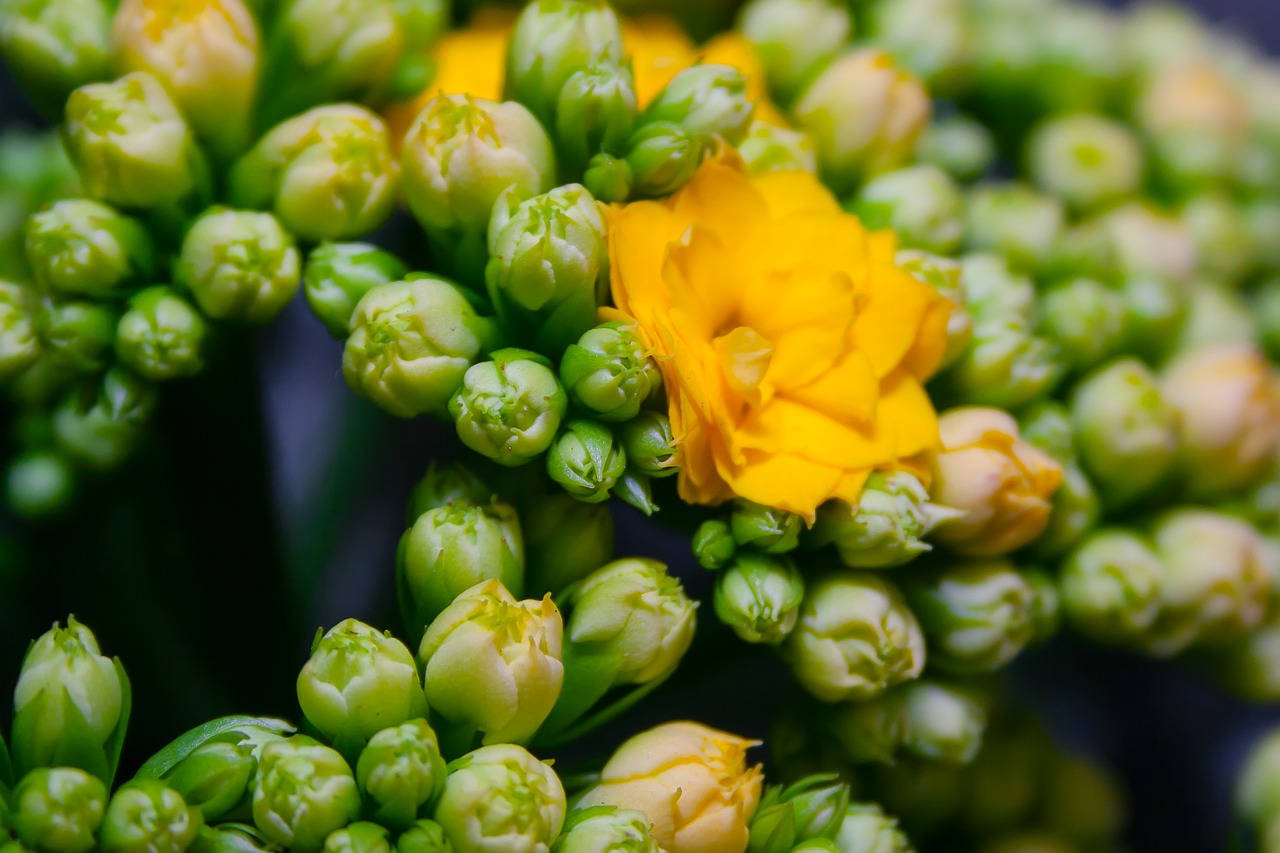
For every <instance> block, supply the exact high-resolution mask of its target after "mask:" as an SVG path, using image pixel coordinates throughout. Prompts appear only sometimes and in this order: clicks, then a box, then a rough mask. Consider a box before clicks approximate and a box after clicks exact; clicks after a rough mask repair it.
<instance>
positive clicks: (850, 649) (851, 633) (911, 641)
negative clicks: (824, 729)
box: [786, 571, 925, 702]
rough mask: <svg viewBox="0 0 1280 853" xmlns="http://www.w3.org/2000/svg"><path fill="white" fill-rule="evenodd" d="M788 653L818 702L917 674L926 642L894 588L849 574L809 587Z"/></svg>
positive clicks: (867, 693) (862, 695)
mask: <svg viewBox="0 0 1280 853" xmlns="http://www.w3.org/2000/svg"><path fill="white" fill-rule="evenodd" d="M786 653H787V656H788V658H789V660H790V663H791V668H792V671H793V672H794V673H795V676H796V680H797V681H799V682H800V684H801V686H802V687H804V688H805V689H806V690H808V691H809V692H810V693H812V694H813V695H814V696H816V697H817V698H818V699H821V700H822V701H824V702H836V701H840V700H842V699H856V700H864V699H870V698H871V697H873V696H875V695H876V694H878V693H881V692H883V691H884V690H885V689H886V688H889V687H892V686H893V685H894V684H898V683H900V682H903V681H909V680H910V679H913V678H915V677H917V676H918V675H919V674H920V672H921V670H923V669H924V661H925V643H924V635H923V634H922V633H921V631H920V624H919V623H918V622H917V621H916V617H915V614H913V613H912V612H911V610H910V609H909V608H908V607H907V603H906V600H905V599H903V597H902V593H900V592H899V591H898V589H897V588H896V587H894V586H893V585H892V584H890V583H889V582H888V581H885V580H882V579H881V578H880V577H878V576H876V575H872V574H867V573H860V572H848V571H846V572H833V573H832V574H830V575H827V576H826V577H824V578H822V579H820V580H819V581H817V582H816V583H814V584H812V585H811V586H810V587H809V590H808V591H807V594H806V596H805V600H804V604H803V606H802V607H801V610H800V624H799V625H798V626H797V627H796V629H795V630H794V631H793V632H792V634H791V637H790V639H789V641H788V644H787V646H786Z"/></svg>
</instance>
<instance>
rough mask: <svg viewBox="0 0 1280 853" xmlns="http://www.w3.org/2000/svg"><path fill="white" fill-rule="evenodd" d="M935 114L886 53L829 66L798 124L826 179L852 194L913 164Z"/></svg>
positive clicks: (803, 102) (807, 94)
mask: <svg viewBox="0 0 1280 853" xmlns="http://www.w3.org/2000/svg"><path fill="white" fill-rule="evenodd" d="M930 112H931V105H930V101H929V96H928V93H927V92H926V91H925V89H924V87H923V86H922V85H921V84H920V81H919V80H917V79H915V78H914V77H912V76H911V75H910V74H908V73H907V72H905V71H903V70H901V69H900V68H899V67H898V66H897V65H895V64H894V61H893V59H892V58H891V57H890V56H889V54H887V53H885V52H884V51H881V50H876V49H864V50H860V51H857V52H855V53H851V54H847V55H845V56H842V57H840V58H838V59H836V60H835V61H834V62H832V63H831V64H830V65H828V66H827V68H826V70H825V71H823V72H822V73H821V74H820V75H819V76H818V77H817V79H815V80H814V81H813V83H811V84H810V85H809V86H808V88H806V89H805V91H804V94H803V95H801V97H800V100H799V101H798V102H797V103H796V106H795V119H796V121H797V123H798V124H799V125H800V127H801V128H802V129H804V130H807V131H808V132H809V133H810V134H812V136H813V140H814V142H815V143H816V145H817V148H818V163H819V165H820V166H821V170H822V174H823V177H824V178H825V179H826V180H827V182H828V183H829V184H830V185H831V187H832V189H834V190H835V191H836V192H837V193H846V192H848V191H849V190H851V189H852V188H853V187H854V186H855V185H856V184H857V182H858V181H859V180H860V179H861V178H863V177H865V176H866V175H868V174H874V173H876V172H881V171H885V170H887V169H892V168H894V167H895V166H900V165H902V164H903V163H905V162H907V161H908V160H910V158H911V155H912V153H913V152H914V150H915V146H916V140H917V138H918V137H919V136H920V132H921V131H922V130H923V129H924V128H925V126H926V125H928V123H929V115H930Z"/></svg>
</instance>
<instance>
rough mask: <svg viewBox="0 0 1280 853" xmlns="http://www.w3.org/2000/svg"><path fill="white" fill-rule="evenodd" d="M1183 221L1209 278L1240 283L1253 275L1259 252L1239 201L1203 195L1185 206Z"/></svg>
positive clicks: (1227, 197)
mask: <svg viewBox="0 0 1280 853" xmlns="http://www.w3.org/2000/svg"><path fill="white" fill-rule="evenodd" d="M1179 219H1180V220H1181V222H1182V224H1183V227H1185V228H1186V229H1187V233H1188V234H1190V235H1191V239H1192V240H1193V241H1194V242H1195V246H1196V254H1197V257H1199V259H1200V266H1201V269H1202V270H1203V271H1204V273H1205V274H1206V275H1209V276H1212V277H1214V278H1221V279H1225V280H1228V281H1238V280H1240V279H1242V278H1244V277H1246V276H1247V275H1248V274H1249V273H1250V272H1252V270H1253V268H1254V266H1255V264H1256V261H1257V252H1256V251H1255V248H1254V242H1253V234H1252V233H1250V231H1249V221H1248V219H1247V218H1246V213H1245V210H1244V208H1243V207H1242V206H1241V205H1240V203H1239V202H1238V201H1237V200H1236V199H1234V198H1232V197H1231V196H1230V195H1228V194H1226V193H1225V192H1222V191H1218V192H1203V193H1199V194H1197V195H1196V196H1194V197H1193V198H1191V199H1190V200H1188V201H1187V202H1186V203H1185V204H1183V206H1182V209H1181V210H1180V211H1179ZM1268 242H1269V241H1268Z"/></svg>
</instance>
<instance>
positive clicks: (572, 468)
mask: <svg viewBox="0 0 1280 853" xmlns="http://www.w3.org/2000/svg"><path fill="white" fill-rule="evenodd" d="M626 469H627V455H626V453H625V452H624V451H623V449H622V446H621V445H620V444H619V442H618V440H617V438H616V437H615V436H614V434H613V432H612V431H610V429H609V428H608V427H607V426H605V425H604V424H601V423H598V422H596V421H589V420H575V421H569V422H568V423H567V424H565V427H564V429H563V430H562V431H561V433H560V435H559V436H558V437H557V438H556V440H555V442H554V443H552V445H551V449H550V450H548V451H547V473H548V474H549V475H550V476H551V479H552V480H555V481H556V482H557V483H559V484H560V485H562V486H564V488H565V491H567V492H568V493H569V494H571V495H573V496H574V497H575V498H577V499H578V500H580V501H586V502H587V503H599V502H600V501H603V500H607V499H608V497H609V490H610V489H612V488H613V486H614V484H615V483H617V482H618V479H619V478H620V477H621V476H622V475H623V473H624V472H625V471H626Z"/></svg>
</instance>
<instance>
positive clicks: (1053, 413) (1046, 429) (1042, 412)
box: [1018, 400, 1076, 463]
mask: <svg viewBox="0 0 1280 853" xmlns="http://www.w3.org/2000/svg"><path fill="white" fill-rule="evenodd" d="M1018 431H1019V435H1021V436H1022V438H1023V439H1024V440H1025V441H1027V442H1029V443H1031V444H1033V445H1035V446H1036V447H1038V448H1040V449H1041V450H1043V451H1044V452H1045V453H1047V454H1049V455H1050V456H1052V457H1053V458H1054V459H1056V460H1057V461H1058V462H1061V463H1066V462H1070V461H1071V460H1072V459H1073V458H1075V455H1076V446H1075V437H1074V435H1073V434H1072V432H1071V413H1070V412H1069V411H1068V410H1067V407H1066V406H1064V405H1063V404H1062V403H1059V402H1058V401H1057V400H1046V401H1044V402H1041V403H1036V404H1035V405H1034V406H1031V407H1029V408H1027V409H1026V410H1024V411H1023V412H1021V413H1020V414H1019V416H1018Z"/></svg>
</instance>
